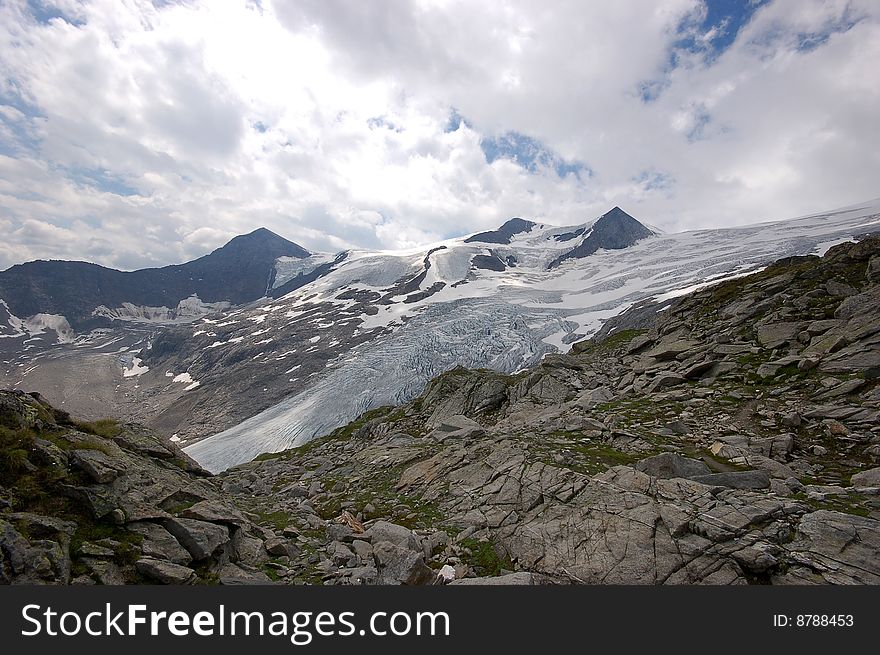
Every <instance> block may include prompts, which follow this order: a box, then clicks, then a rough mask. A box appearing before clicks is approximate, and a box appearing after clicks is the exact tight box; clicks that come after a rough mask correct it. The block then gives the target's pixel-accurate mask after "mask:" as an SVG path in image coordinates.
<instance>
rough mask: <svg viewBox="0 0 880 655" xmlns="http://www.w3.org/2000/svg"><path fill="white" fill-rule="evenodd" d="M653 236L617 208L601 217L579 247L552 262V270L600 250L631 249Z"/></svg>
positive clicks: (591, 227)
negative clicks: (563, 263)
mask: <svg viewBox="0 0 880 655" xmlns="http://www.w3.org/2000/svg"><path fill="white" fill-rule="evenodd" d="M569 234H571V233H569ZM653 234H654V233H653V232H652V231H651V230H649V229H648V228H646V227H645V226H644V225H642V224H641V223H639V222H638V221H637V220H636V219H634V218H633V217H632V216H630V215H629V214H627V213H626V212H625V211H623V210H622V209H621V208H620V207H615V208H614V209H612V210H611V211H609V212H608V213H606V214H603V215H602V216H600V217H599V218H598V220H597V221H596V222H595V223H593V225H592V226H590V229H589V231H586V233H585V236H584V237H583V239H581V240H580V243H578V245H577V246H575V247H574V248H572V249H571V250H569V251H568V252H566V253H564V254H562V255H560V256H559V257H557V258H556V259H554V260H553V261H552V262H550V268H555V267H557V266H559V265H560V264H561V263H562V262H564V261H565V260H567V259H580V258H582V257H589V256H590V255H592V254H593V253H595V252H596V251H597V250H599V249H600V248H604V249H606V250H621V249H623V248H629V247H630V246H632V245H634V244H635V243H636V242H637V241H639V240H641V239H647V238H648V237H649V236H651V235H653Z"/></svg>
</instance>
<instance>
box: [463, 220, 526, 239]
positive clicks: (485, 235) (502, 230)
mask: <svg viewBox="0 0 880 655" xmlns="http://www.w3.org/2000/svg"><path fill="white" fill-rule="evenodd" d="M533 227H535V223H532V221H527V220H525V219H522V218H511V219H510V220H509V221H507V222H506V223H505V224H504V225H502V226H501V227H499V228H498V229H497V230H490V231H489V232H480V233H478V234H474V235H473V236H470V237H468V238H467V239H465V240H464V242H465V243H510V240H511V238H513V237H514V236H516V235H517V234H522V233H523V232H528V231H529V230H531V229H532V228H533Z"/></svg>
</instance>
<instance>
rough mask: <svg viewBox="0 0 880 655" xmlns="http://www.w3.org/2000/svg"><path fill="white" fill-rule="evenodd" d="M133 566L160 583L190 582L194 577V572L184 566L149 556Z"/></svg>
mask: <svg viewBox="0 0 880 655" xmlns="http://www.w3.org/2000/svg"><path fill="white" fill-rule="evenodd" d="M135 568H136V569H137V570H138V573H140V574H141V575H143V576H146V577H148V578H150V579H151V580H156V581H157V582H161V583H162V584H191V583H192V582H194V581H195V579H196V572H195V571H193V570H192V569H190V568H187V567H186V566H181V565H179V564H172V563H171V562H166V561H164V560H158V559H152V558H149V557H144V558H141V559H139V560H138V561H137V562H135Z"/></svg>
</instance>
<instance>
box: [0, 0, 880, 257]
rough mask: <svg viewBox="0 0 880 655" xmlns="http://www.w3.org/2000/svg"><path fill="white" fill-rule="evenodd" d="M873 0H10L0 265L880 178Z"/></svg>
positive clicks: (696, 205)
mask: <svg viewBox="0 0 880 655" xmlns="http://www.w3.org/2000/svg"><path fill="white" fill-rule="evenodd" d="M878 60H880V10H878V8H877V6H876V3H873V2H871V1H870V0H851V1H849V2H845V1H842V0H841V1H837V0H830V1H826V2H820V1H819V0H803V1H798V0H773V1H771V2H757V3H749V4H744V3H726V2H709V3H705V2H702V1H700V0H667V1H665V2H661V3H657V2H653V1H650V2H649V1H648V0H644V1H640V2H632V3H601V4H600V3H583V2H580V1H578V0H559V1H558V2H556V3H554V5H553V11H545V10H542V9H541V8H540V7H539V5H538V4H536V3H532V2H518V1H513V0H511V1H508V2H492V3H475V2H465V1H458V0H412V1H404V0H388V1H387V2H381V3H364V2H359V1H357V0H301V1H297V2H286V1H285V2H282V1H281V0H274V1H270V0H263V1H262V2H260V3H256V2H246V1H244V0H241V1H239V2H236V1H232V0H231V1H230V2H223V3H217V2H209V1H208V0H188V1H187V2H161V3H160V2H148V1H146V0H126V1H125V2H120V1H118V0H86V1H83V2H74V1H73V0H65V1H63V2H61V1H54V2H52V1H49V0H40V1H39V2H37V1H36V0H33V1H31V2H25V1H24V0H10V1H8V2H4V3H3V4H2V5H0V226H2V228H3V233H4V239H3V241H2V243H0V267H5V266H8V265H11V264H13V263H16V262H20V261H24V260H26V259H31V258H36V257H64V258H72V259H88V260H93V261H97V262H99V263H102V264H106V265H112V266H117V267H122V268H134V267H139V266H147V265H161V264H165V263H171V262H177V261H183V260H184V259H188V258H192V257H196V256H199V255H201V254H204V253H206V252H208V251H210V250H211V249H213V248H216V247H218V246H220V245H222V244H223V243H224V242H225V241H226V240H228V238H229V237H231V236H232V235H234V234H240V233H244V232H247V231H250V230H252V229H255V228H256V227H259V226H266V227H268V228H269V229H272V230H274V231H276V232H278V233H279V234H282V235H284V236H286V237H288V238H291V239H293V240H295V241H297V242H299V243H302V244H303V245H304V246H306V247H307V248H310V249H313V250H329V251H335V250H339V249H342V248H348V247H369V248H378V247H384V248H391V247H408V246H413V245H418V244H423V243H427V242H430V241H434V240H438V239H443V238H447V237H450V236H453V235H458V234H464V233H469V232H475V231H479V230H481V229H486V228H489V227H492V226H494V225H497V224H499V223H501V222H503V221H504V220H506V219H507V218H509V217H511V216H525V217H529V218H533V219H536V220H539V221H543V222H550V223H558V224H572V223H577V222H582V221H584V220H587V219H589V218H592V217H594V216H596V215H598V214H600V213H602V212H603V211H605V210H607V208H608V207H609V206H612V205H614V204H621V205H624V206H626V207H627V209H628V211H631V212H632V213H634V214H635V215H636V216H638V217H640V218H643V219H644V220H646V221H647V222H649V223H651V224H654V225H657V226H659V227H661V228H663V229H666V230H677V229H687V228H697V227H708V226H727V225H735V224H743V223H748V222H754V221H759V220H767V219H774V218H783V217H786V216H794V215H798V214H804V213H808V212H811V211H817V210H821V209H827V208H833V207H835V206H840V205H845V204H849V203H852V202H856V201H859V200H863V199H866V198H869V197H875V196H877V195H880V192H878V188H877V179H878V176H877V173H878V169H880V133H878V130H880V126H878V123H877V121H876V115H877V114H878V113H880V97H878V96H880V85H878V84H877V81H876V73H875V72H874V71H873V68H874V67H875V65H876V64H875V63H874V62H876V61H878Z"/></svg>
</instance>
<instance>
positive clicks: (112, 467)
mask: <svg viewBox="0 0 880 655" xmlns="http://www.w3.org/2000/svg"><path fill="white" fill-rule="evenodd" d="M70 464H71V466H73V467H74V468H77V469H80V470H81V471H83V472H85V474H86V475H88V476H89V477H90V478H91V479H92V480H93V481H95V482H97V483H98V484H107V483H110V482H113V480H115V479H116V478H117V476H118V475H119V473H120V472H121V471H124V470H125V461H124V460H123V459H122V458H121V457H120V458H116V457H110V456H109V455H106V454H104V453H102V452H101V451H99V450H86V449H84V448H81V449H77V450H74V451H73V453H72V454H71V456H70Z"/></svg>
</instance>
